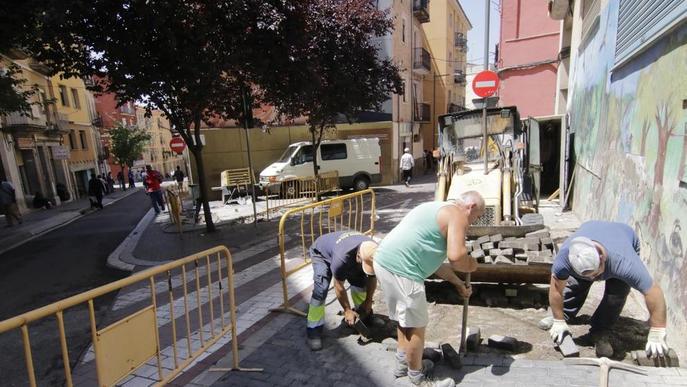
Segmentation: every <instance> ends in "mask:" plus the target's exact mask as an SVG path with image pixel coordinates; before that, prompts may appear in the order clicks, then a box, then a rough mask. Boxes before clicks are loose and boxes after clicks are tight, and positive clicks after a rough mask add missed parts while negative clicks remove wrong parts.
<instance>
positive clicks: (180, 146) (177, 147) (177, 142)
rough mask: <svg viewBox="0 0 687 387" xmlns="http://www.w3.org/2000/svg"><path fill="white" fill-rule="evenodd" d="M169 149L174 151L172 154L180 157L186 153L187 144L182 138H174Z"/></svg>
mask: <svg viewBox="0 0 687 387" xmlns="http://www.w3.org/2000/svg"><path fill="white" fill-rule="evenodd" d="M169 147H170V148H171V149H172V152H175V153H176V154H178V155H180V154H182V153H184V149H186V143H185V142H184V139H183V138H181V137H173V138H172V140H171V141H170V142H169Z"/></svg>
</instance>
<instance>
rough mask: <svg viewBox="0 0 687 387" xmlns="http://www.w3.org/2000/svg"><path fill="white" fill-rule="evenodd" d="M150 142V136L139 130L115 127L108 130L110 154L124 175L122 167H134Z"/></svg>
mask: <svg viewBox="0 0 687 387" xmlns="http://www.w3.org/2000/svg"><path fill="white" fill-rule="evenodd" d="M149 142H150V134H148V133H146V132H144V131H143V130H141V129H138V128H133V127H126V126H121V125H120V126H117V127H116V128H113V129H110V152H111V153H112V156H114V158H115V160H116V161H117V163H118V164H119V166H120V167H121V168H122V173H125V170H124V166H127V167H129V168H131V167H133V166H134V161H136V160H138V159H139V158H140V157H141V154H142V153H143V150H144V149H145V146H146V145H147V144H148V143H149Z"/></svg>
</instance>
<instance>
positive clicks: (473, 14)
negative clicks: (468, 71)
mask: <svg viewBox="0 0 687 387" xmlns="http://www.w3.org/2000/svg"><path fill="white" fill-rule="evenodd" d="M459 1H460V5H461V6H462V7H463V10H465V13H466V14H467V16H468V19H470V23H471V24H472V29H471V30H470V31H468V63H477V64H482V63H484V3H485V0H459ZM489 3H490V5H491V7H490V9H491V11H490V14H489V19H490V22H489V52H490V54H489V57H490V59H489V61H490V63H493V62H494V48H495V46H496V43H498V40H499V25H500V22H501V20H500V18H501V14H500V13H499V0H489Z"/></svg>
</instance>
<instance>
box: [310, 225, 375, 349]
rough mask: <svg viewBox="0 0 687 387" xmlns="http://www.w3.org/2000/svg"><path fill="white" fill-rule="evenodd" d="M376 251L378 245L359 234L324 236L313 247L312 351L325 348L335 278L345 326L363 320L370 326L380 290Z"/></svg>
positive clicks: (311, 252) (311, 248)
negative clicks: (329, 296)
mask: <svg viewBox="0 0 687 387" xmlns="http://www.w3.org/2000/svg"><path fill="white" fill-rule="evenodd" d="M376 248H377V243H376V242H375V241H374V240H372V238H370V237H369V236H367V235H365V234H362V233H360V232H357V231H338V232H332V233H329V234H324V235H322V236H320V237H319V238H317V239H316V240H315V243H313V244H312V246H311V247H310V258H311V259H312V268H313V282H314V285H313V291H312V297H311V298H310V305H309V306H308V319H307V340H308V346H310V349H311V350H313V351H319V350H320V349H322V331H323V330H324V306H325V301H326V300H327V293H328V292H329V283H330V282H331V280H332V277H334V291H335V292H336V298H337V299H338V300H339V304H340V305H341V307H342V308H343V310H344V321H345V323H346V324H348V326H351V327H352V326H353V325H354V324H355V322H356V320H357V319H361V321H362V322H363V323H364V324H365V325H371V323H372V321H373V320H372V319H373V314H372V297H373V295H374V291H375V288H376V287H377V280H376V279H375V277H374V271H373V269H372V265H371V264H372V261H371V260H372V254H373V253H374V251H375V249H376ZM345 281H348V283H349V284H350V285H351V297H352V298H353V308H351V304H350V302H349V301H348V293H346V288H345V286H344V282H345Z"/></svg>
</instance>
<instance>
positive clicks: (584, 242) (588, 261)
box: [568, 237, 601, 275]
mask: <svg viewBox="0 0 687 387" xmlns="http://www.w3.org/2000/svg"><path fill="white" fill-rule="evenodd" d="M568 259H569V260H570V265H571V266H572V267H573V270H575V272H576V273H577V274H579V275H583V273H584V272H589V271H595V270H597V269H598V268H599V265H600V263H601V259H600V257H599V251H598V250H597V249H596V245H595V244H594V242H592V240H591V239H589V238H586V237H576V238H573V240H571V241H570V245H569V246H568Z"/></svg>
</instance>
